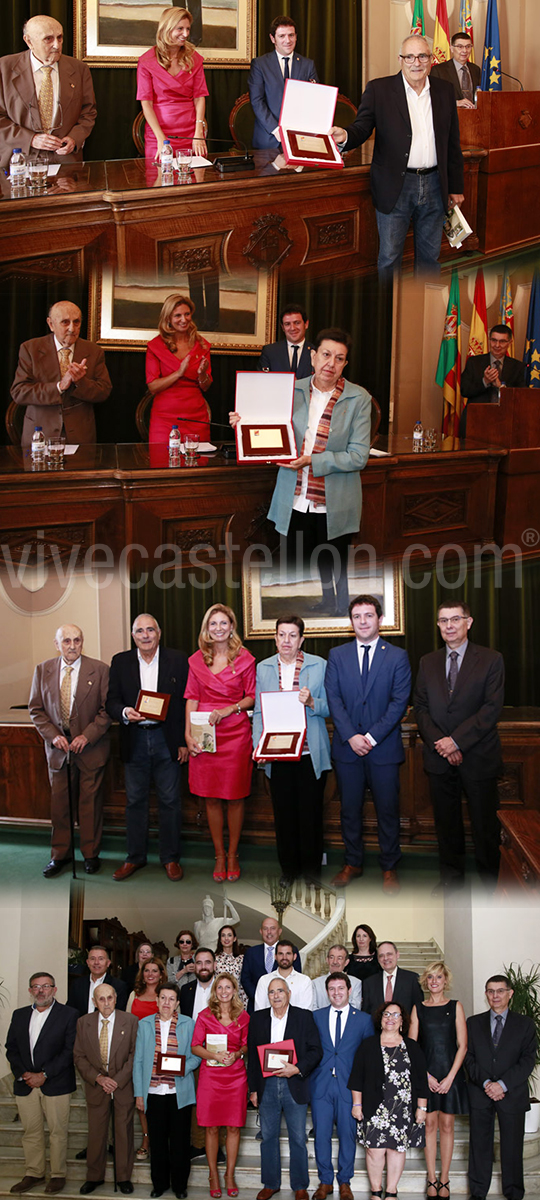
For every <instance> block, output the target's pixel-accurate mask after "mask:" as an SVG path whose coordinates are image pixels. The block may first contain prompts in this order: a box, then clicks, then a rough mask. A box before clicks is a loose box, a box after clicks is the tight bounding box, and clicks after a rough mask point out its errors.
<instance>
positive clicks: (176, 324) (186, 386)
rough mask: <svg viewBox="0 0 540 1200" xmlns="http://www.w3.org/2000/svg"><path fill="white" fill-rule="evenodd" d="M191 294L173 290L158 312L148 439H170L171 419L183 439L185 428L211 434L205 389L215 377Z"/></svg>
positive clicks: (150, 355)
mask: <svg viewBox="0 0 540 1200" xmlns="http://www.w3.org/2000/svg"><path fill="white" fill-rule="evenodd" d="M194 312H195V305H194V303H193V300H191V299H190V297H189V296H182V295H180V293H179V292H174V293H173V294H172V295H171V296H167V299H166V301H165V303H164V305H163V308H162V309H161V312H160V314H159V325H158V328H159V334H158V336H157V337H155V338H152V341H151V342H149V343H148V347H147V350H146V382H147V384H148V391H149V392H151V393H152V395H153V396H154V397H155V398H154V402H153V404H152V412H151V415H150V429H149V433H148V441H149V442H160V443H161V444H162V445H167V444H168V441H169V434H170V432H171V429H172V426H173V425H178V427H179V429H180V434H181V437H182V441H183V439H184V436H185V434H186V433H188V434H192V435H193V436H195V437H198V439H199V441H200V442H205V441H208V439H209V437H210V416H211V412H210V405H209V404H208V402H207V401H206V400H205V398H204V393H205V392H206V391H207V390H208V388H209V387H210V384H211V382H212V373H211V370H210V343H209V342H207V341H206V339H205V338H203V337H201V334H200V333H199V332H198V330H197V326H196V324H195V322H194V320H193V313H194Z"/></svg>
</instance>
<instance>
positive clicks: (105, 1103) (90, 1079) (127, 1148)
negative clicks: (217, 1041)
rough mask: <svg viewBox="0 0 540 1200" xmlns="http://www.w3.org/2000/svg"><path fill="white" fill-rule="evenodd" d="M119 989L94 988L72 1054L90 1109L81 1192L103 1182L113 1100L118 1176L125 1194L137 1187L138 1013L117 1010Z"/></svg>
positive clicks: (92, 1190) (119, 1185) (104, 986)
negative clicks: (91, 1005)
mask: <svg viewBox="0 0 540 1200" xmlns="http://www.w3.org/2000/svg"><path fill="white" fill-rule="evenodd" d="M116 999H117V997H116V992H115V989H114V988H113V987H112V985H111V984H110V983H100V984H98V985H97V986H96V987H95V988H94V1000H95V1004H96V1011H95V1012H93V1013H87V1015H86V1016H84V1017H80V1018H79V1020H78V1022H77V1036H76V1038H75V1048H74V1051H73V1058H74V1062H75V1066H76V1068H77V1070H78V1072H79V1074H80V1075H82V1078H83V1079H84V1083H85V1089H84V1090H85V1095H86V1105H87V1110H88V1147H87V1153H86V1182H85V1183H83V1185H82V1187H81V1189H80V1192H81V1195H82V1196H87V1195H89V1193H90V1192H94V1191H95V1189H96V1188H97V1187H99V1186H100V1184H102V1183H103V1182H104V1179H105V1167H106V1164H107V1147H108V1143H109V1136H108V1135H109V1120H110V1117H111V1104H112V1105H114V1152H115V1166H116V1178H117V1180H118V1187H119V1188H120V1191H121V1192H122V1194H123V1195H129V1194H130V1193H131V1192H132V1191H133V1184H132V1183H131V1172H132V1170H133V1158H134V1146H133V1115H134V1112H135V1097H134V1095H133V1079H132V1071H133V1056H134V1054H135V1042H136V1040H137V1028H138V1025H139V1022H138V1020H137V1017H134V1016H133V1015H132V1014H131V1013H125V1012H119V1011H117V1010H116Z"/></svg>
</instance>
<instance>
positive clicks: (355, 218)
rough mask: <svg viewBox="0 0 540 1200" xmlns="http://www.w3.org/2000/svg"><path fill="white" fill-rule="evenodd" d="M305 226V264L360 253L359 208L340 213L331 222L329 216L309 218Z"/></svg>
mask: <svg viewBox="0 0 540 1200" xmlns="http://www.w3.org/2000/svg"><path fill="white" fill-rule="evenodd" d="M304 224H305V226H306V230H307V236H308V250H307V254H306V255H305V258H304V262H316V261H319V260H321V259H325V258H330V259H333V258H339V257H340V256H342V255H345V254H351V253H353V252H355V251H358V246H359V228H360V221H359V212H358V209H357V208H354V209H350V210H349V211H348V212H343V213H339V215H337V216H336V217H335V218H334V219H330V220H329V218H328V214H324V215H323V214H321V215H320V216H316V217H307V218H306V219H305V221H304Z"/></svg>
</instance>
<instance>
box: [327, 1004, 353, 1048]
mask: <svg viewBox="0 0 540 1200" xmlns="http://www.w3.org/2000/svg"><path fill="white" fill-rule="evenodd" d="M350 1007H351V1006H350V1004H346V1005H345V1008H333V1007H332V1008H331V1009H330V1012H329V1014H328V1032H329V1034H330V1037H331V1039H332V1045H333V1046H335V1044H336V1024H337V1015H338V1012H340V1013H341V1037H343V1031H344V1029H345V1026H346V1024H347V1017H348V1016H349V1010H350Z"/></svg>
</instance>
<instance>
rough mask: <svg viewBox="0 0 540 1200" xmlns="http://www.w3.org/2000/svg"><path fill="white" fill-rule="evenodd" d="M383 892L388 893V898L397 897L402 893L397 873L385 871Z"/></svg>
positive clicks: (383, 874)
mask: <svg viewBox="0 0 540 1200" xmlns="http://www.w3.org/2000/svg"><path fill="white" fill-rule="evenodd" d="M382 890H383V892H386V894H387V896H397V894H398V892H400V891H401V884H400V882H399V879H398V874H397V871H383V873H382Z"/></svg>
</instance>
